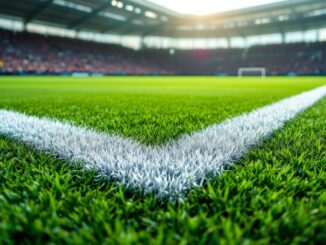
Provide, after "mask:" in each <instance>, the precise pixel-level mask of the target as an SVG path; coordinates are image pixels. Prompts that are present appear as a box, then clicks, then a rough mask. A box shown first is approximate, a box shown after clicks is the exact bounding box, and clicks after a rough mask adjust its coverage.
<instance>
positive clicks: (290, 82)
mask: <svg viewBox="0 0 326 245" xmlns="http://www.w3.org/2000/svg"><path fill="white" fill-rule="evenodd" d="M325 84H326V79H325V78H323V77H319V78H310V77H307V78H267V79H255V78H247V79H237V78H209V77H196V78H191V77H182V78H175V77H167V78H163V77H159V78H156V77H129V78H117V77H108V78H83V79H81V78H60V77H2V78H1V80H0V109H6V110H14V111H18V112H23V113H27V114H29V115H35V116H42V117H43V116H46V117H48V118H52V119H56V120H61V121H62V120H63V121H69V122H72V123H74V124H76V125H80V126H83V127H87V128H92V129H96V130H98V131H101V132H106V133H110V134H114V135H119V136H123V137H130V138H132V139H135V140H137V141H139V142H141V143H143V144H146V145H162V144H164V143H166V142H168V141H170V140H172V139H176V138H178V137H180V136H181V135H183V134H185V133H192V132H194V131H198V130H201V129H203V128H205V127H208V126H210V125H212V124H216V123H220V122H222V121H223V120H225V119H228V118H233V117H235V116H238V115H241V114H242V113H244V112H249V111H252V110H253V109H256V108H259V107H263V106H266V105H269V104H271V103H273V102H276V101H279V100H281V99H284V98H287V97H289V96H293V95H296V94H299V93H301V92H304V91H308V90H311V89H313V88H316V87H320V86H322V85H325ZM325 105H326V100H325V98H324V99H322V100H321V101H320V102H318V103H317V104H316V105H315V106H313V107H312V108H310V109H308V110H307V111H305V112H304V113H303V114H301V115H299V117H298V118H296V119H294V120H293V121H291V122H289V123H287V124H286V126H285V128H284V129H281V130H279V131H277V132H276V133H274V134H273V136H272V137H271V138H270V139H267V140H265V142H264V143H263V144H262V145H260V146H259V147H255V148H254V149H252V150H251V151H250V152H249V153H247V154H246V155H245V156H244V157H243V158H242V159H241V161H240V162H238V164H237V165H236V166H234V167H233V168H232V170H231V171H225V172H224V173H222V175H221V176H219V177H215V178H213V180H212V181H211V182H210V183H208V184H206V185H205V187H204V188H195V189H193V190H191V191H190V192H189V193H188V194H187V198H186V199H185V200H184V201H183V202H180V203H177V204H173V203H165V202H163V203H162V202H160V201H159V200H157V199H156V198H155V197H153V196H152V195H150V194H147V195H145V196H144V195H141V194H139V193H137V192H133V191H131V190H130V189H124V187H123V186H118V185H117V184H115V183H114V182H108V181H107V180H104V179H99V178H95V176H96V173H95V172H92V171H85V170H84V169H83V168H82V167H78V166H74V167H72V166H71V165H69V164H64V162H63V161H61V160H58V159H56V158H55V157H53V156H50V155H48V154H45V153H42V152H38V151H36V150H33V149H31V148H28V147H26V146H25V145H23V144H22V143H20V142H19V141H13V140H12V139H9V138H7V137H4V136H1V137H0V149H1V152H0V184H1V190H0V203H1V205H0V217H1V218H0V243H10V241H12V239H15V238H16V239H19V238H22V237H23V236H24V237H26V238H25V239H26V240H25V242H30V243H33V240H32V238H37V242H40V243H43V242H47V241H48V242H49V241H52V242H57V243H62V242H66V243H68V242H75V243H78V242H81V241H83V242H85V241H88V242H89V243H96V242H99V241H100V242H105V241H106V242H108V241H109V240H110V239H111V240H110V242H111V243H121V244H127V243H132V242H143V243H144V242H151V243H154V242H155V243H163V242H164V243H180V242H182V243H186V242H191V243H198V242H199V243H207V242H212V243H215V242H217V243H220V244H223V243H227V244H229V243H240V242H241V241H242V242H243V241H247V242H248V243H250V242H255V243H260V244H269V243H284V244H288V243H316V242H320V243H322V242H323V241H325V240H326V237H325V235H324V234H325V228H324V227H326V223H325V219H323V217H325V215H326V211H325V202H326V196H325V193H324V192H323V191H324V189H325V184H326V183H325V177H326V176H325V170H326V169H325V163H326V156H325V135H326V128H325V120H326V117H325V115H326V106H325Z"/></svg>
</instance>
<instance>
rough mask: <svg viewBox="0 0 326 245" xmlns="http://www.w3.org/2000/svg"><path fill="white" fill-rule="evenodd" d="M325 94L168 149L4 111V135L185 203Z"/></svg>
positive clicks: (307, 95)
mask: <svg viewBox="0 0 326 245" xmlns="http://www.w3.org/2000/svg"><path fill="white" fill-rule="evenodd" d="M325 94H326V86H323V87H320V88H317V89H314V90H311V91H308V92H304V93H302V94H299V95H296V96H293V97H290V98H287V99H284V100H281V101H279V102H276V103H273V104H271V105H268V106H265V107H262V108H259V109H256V110H253V111H251V112H250V113H246V114H243V115H241V116H238V117H235V118H232V119H228V120H226V121H224V122H222V123H220V124H216V125H212V126H209V127H208V128H206V129H204V130H201V131H199V132H196V133H193V134H190V135H184V136H182V137H181V138H179V139H178V140H173V141H171V142H170V143H168V144H166V145H164V146H144V145H142V144H140V143H138V142H135V141H134V140H131V139H127V138H122V137H119V136H113V135H109V134H105V133H99V132H96V131H95V130H91V129H86V128H82V127H78V126H76V125H72V124H69V123H66V122H60V121H54V120H50V119H46V118H38V117H35V116H27V115H25V114H22V113H18V112H13V111H7V110H0V135H3V136H6V137H9V138H13V139H17V140H20V141H22V142H24V143H26V144H27V145H30V146H32V147H35V148H37V149H39V150H44V151H46V152H49V153H51V154H54V155H56V156H59V157H61V158H64V159H65V160H67V161H70V162H82V163H83V164H84V166H85V167H86V168H87V169H96V170H97V171H98V172H99V174H100V175H101V176H105V177H106V178H108V179H110V180H115V181H117V182H119V183H121V184H122V185H124V186H125V187H127V188H132V189H137V190H140V191H141V192H143V193H148V192H152V193H154V195H155V196H157V197H159V198H168V199H175V198H182V197H184V194H185V192H186V191H187V190H188V189H189V188H191V187H192V186H201V185H202V184H203V183H204V181H205V180H207V176H208V175H209V174H213V175H219V174H220V173H221V172H222V171H223V169H225V168H226V167H227V166H228V165H231V164H232V163H233V162H234V160H235V159H238V158H239V157H241V155H243V153H244V152H246V151H247V150H248V149H249V148H250V147H252V146H253V145H255V144H257V143H259V142H260V141H261V140H262V139H263V138H266V137H267V136H269V135H270V134H271V133H272V132H273V131H274V130H276V129H279V128H281V127H282V126H283V125H284V123H285V122H287V121H289V120H291V119H292V118H294V117H295V116H296V115H297V114H298V113H300V112H302V111H303V110H305V109H306V108H308V107H310V106H312V105H313V104H314V103H316V102H317V101H318V100H319V99H321V98H322V97H323V96H324V95H325Z"/></svg>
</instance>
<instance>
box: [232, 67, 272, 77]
mask: <svg viewBox="0 0 326 245" xmlns="http://www.w3.org/2000/svg"><path fill="white" fill-rule="evenodd" d="M244 76H260V77H262V78H265V77H266V68H265V67H242V68H239V70H238V77H244Z"/></svg>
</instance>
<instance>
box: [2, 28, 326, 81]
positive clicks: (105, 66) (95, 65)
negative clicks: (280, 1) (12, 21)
mask: <svg viewBox="0 0 326 245" xmlns="http://www.w3.org/2000/svg"><path fill="white" fill-rule="evenodd" d="M325 50H326V43H309V44H306V43H294V44H279V45H268V46H253V47H251V48H248V49H216V50H182V51H181V50H180V51H176V53H175V54H174V55H173V56H172V55H170V53H169V52H168V50H158V49H156V50H155V49H145V50H142V51H134V50H131V49H127V48H124V47H122V46H118V45H109V44H101V43H95V42H89V41H82V40H77V39H69V38H60V37H52V36H43V35H38V34H31V33H26V32H17V33H14V32H10V31H5V30H0V73H2V74H73V73H87V74H90V73H91V74H112V75H178V74H179V75H188V74H189V75H214V74H225V75H236V74H237V71H238V68H240V67H256V66H259V67H266V68H267V72H268V74H271V75H291V74H292V75H294V74H297V75H325V74H326V51H325Z"/></svg>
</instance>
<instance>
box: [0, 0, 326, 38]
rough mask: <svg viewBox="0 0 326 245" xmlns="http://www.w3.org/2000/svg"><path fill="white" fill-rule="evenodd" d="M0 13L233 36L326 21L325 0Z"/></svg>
mask: <svg viewBox="0 0 326 245" xmlns="http://www.w3.org/2000/svg"><path fill="white" fill-rule="evenodd" d="M0 14H1V15H3V16H8V17H10V18H18V19H20V20H22V21H24V23H25V24H28V23H39V24H46V25H56V26H59V27H64V28H68V29H73V30H85V31H93V32H99V33H114V34H119V35H141V36H168V37H232V36H249V35H259V34H268V33H284V32H289V31H304V30H309V29H316V28H321V27H325V26H326V1H325V0H287V1H280V2H276V3H271V4H265V5H260V6H256V7H251V8H246V9H240V10H236V11H228V12H222V13H217V14H211V15H206V16H193V15H182V14H179V13H177V12H174V11H172V10H169V9H167V8H164V7H162V6H159V5H157V4H155V3H153V2H150V1H145V0H92V1H88V0H15V1H8V0H0Z"/></svg>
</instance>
